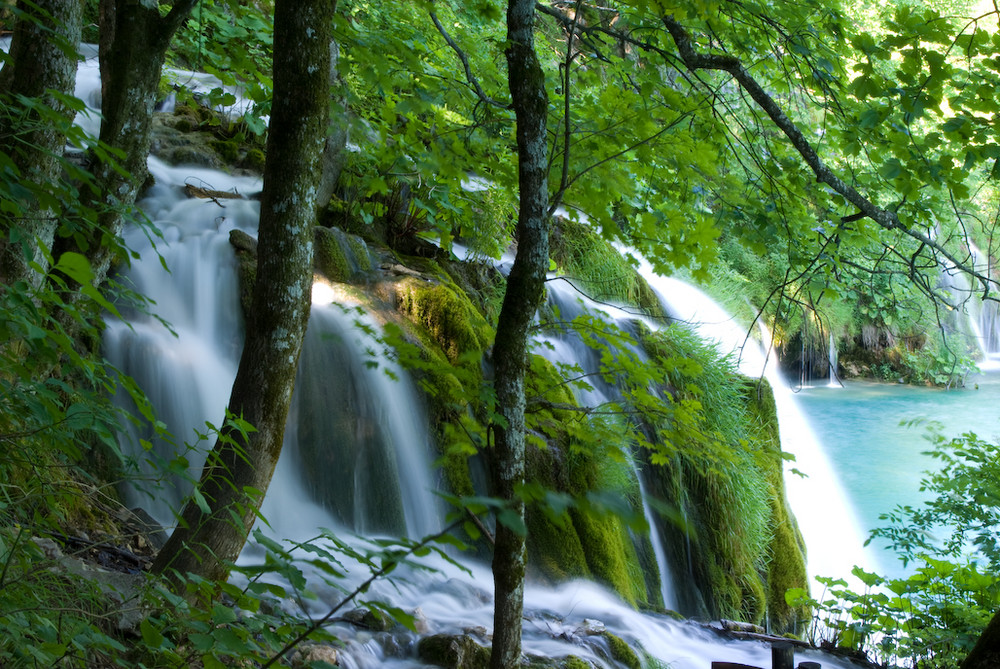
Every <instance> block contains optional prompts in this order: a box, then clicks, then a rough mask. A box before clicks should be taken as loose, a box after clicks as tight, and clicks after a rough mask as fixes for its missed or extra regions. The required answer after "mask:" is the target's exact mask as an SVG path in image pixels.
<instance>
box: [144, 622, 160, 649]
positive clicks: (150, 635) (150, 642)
mask: <svg viewBox="0 0 1000 669" xmlns="http://www.w3.org/2000/svg"><path fill="white" fill-rule="evenodd" d="M139 632H140V633H141V634H142V641H143V643H145V644H146V645H147V646H148V647H150V648H153V649H156V650H159V649H161V648H163V646H164V645H165V644H166V639H165V638H164V637H163V635H162V634H160V631H159V630H158V629H156V628H155V627H153V624H152V623H151V622H150V621H149V618H144V619H143V620H142V622H141V623H139Z"/></svg>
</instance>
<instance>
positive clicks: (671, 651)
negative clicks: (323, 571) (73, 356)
mask: <svg viewBox="0 0 1000 669" xmlns="http://www.w3.org/2000/svg"><path fill="white" fill-rule="evenodd" d="M151 168H152V169H153V171H154V173H155V174H156V176H157V179H158V185H157V187H156V189H154V190H153V191H152V192H151V193H150V194H149V196H148V197H147V198H146V199H144V200H143V206H144V207H146V209H147V211H148V212H149V213H150V215H151V216H152V217H153V218H154V219H155V220H156V221H157V223H158V225H159V227H161V229H163V231H164V237H165V241H161V242H159V243H158V245H157V248H158V250H159V252H160V253H161V254H162V256H163V257H164V259H165V260H166V262H167V263H168V266H170V267H171V270H172V271H171V272H169V273H168V272H167V271H166V270H164V269H163V268H162V266H161V263H160V260H159V258H158V257H157V256H156V254H155V253H154V252H153V250H152V246H151V245H150V243H149V242H148V241H147V240H146V239H145V236H144V235H143V234H142V233H141V232H139V231H138V230H132V231H130V232H129V237H128V240H129V243H130V244H132V245H133V246H134V248H136V249H137V250H140V251H141V259H140V260H138V261H136V263H135V266H134V267H133V268H132V270H131V271H129V272H128V273H127V274H126V275H125V276H126V277H128V278H129V279H130V280H131V281H133V282H135V284H136V286H137V287H141V288H142V290H144V291H148V292H149V294H150V296H151V297H153V298H154V299H155V300H156V305H155V307H154V308H155V310H156V312H157V314H158V315H160V316H163V317H164V318H166V319H168V320H169V321H170V322H171V323H172V324H174V329H175V330H176V331H177V332H178V337H176V338H174V337H172V336H171V335H170V334H169V332H168V331H167V330H166V329H165V328H164V327H163V326H162V325H160V324H159V323H158V322H157V321H155V320H154V319H151V318H149V317H147V316H142V315H134V316H133V317H132V319H131V323H130V325H131V327H129V326H128V325H126V324H124V323H112V324H111V326H110V327H109V334H108V338H107V339H106V341H105V349H106V351H107V353H108V355H109V356H110V357H116V359H117V360H118V361H119V364H121V365H122V366H123V367H124V368H125V371H127V372H129V373H131V374H133V376H135V377H136V378H137V381H139V383H140V384H141V385H142V386H143V387H144V388H146V389H147V391H149V390H150V389H157V388H158V389H159V393H158V394H157V395H156V397H154V398H153V399H154V403H155V405H156V409H157V410H158V411H159V412H160V413H161V414H163V415H171V416H175V419H174V421H173V424H171V426H170V427H171V429H174V430H176V431H177V434H178V435H192V434H193V433H194V430H195V429H201V427H200V426H201V425H202V423H203V421H205V420H211V421H215V422H218V421H219V420H221V416H222V412H223V408H224V406H225V404H226V398H227V397H228V389H229V385H230V384H231V383H232V379H233V377H234V375H235V365H236V362H237V361H238V348H239V345H240V340H241V335H240V316H239V307H238V297H237V291H236V283H235V282H236V279H235V265H234V259H233V252H232V250H231V248H229V243H228V231H229V230H230V229H232V228H234V227H239V228H241V229H244V230H247V231H252V229H253V223H254V220H253V219H254V218H255V216H256V205H255V204H254V203H252V202H249V201H242V200H235V201H232V202H229V201H227V202H225V205H226V208H225V210H222V209H220V208H219V206H218V205H217V204H215V203H213V202H211V201H195V200H189V199H185V198H184V196H183V194H182V191H181V188H180V185H181V184H182V183H183V182H184V181H185V180H186V179H188V178H189V177H190V175H197V178H199V179H202V180H204V181H206V182H207V183H209V184H210V185H211V186H212V187H214V188H219V189H227V188H238V189H240V190H245V189H249V190H252V189H255V188H256V186H257V184H256V182H254V181H249V182H248V181H245V180H239V179H236V180H231V179H230V178H229V177H225V176H224V175H221V174H218V173H207V172H205V171H198V170H193V169H188V168H168V167H166V166H163V165H162V164H159V163H158V162H157V161H155V160H154V161H151ZM316 308H317V312H316V313H317V315H319V316H320V318H327V317H329V318H332V319H334V320H338V319H339V317H340V316H341V315H343V313H342V312H341V311H340V310H339V309H335V308H329V307H327V308H324V307H322V306H318V307H316ZM353 318H354V316H348V318H347V321H348V322H349V321H350V320H352V319H353ZM341 322H342V321H341ZM342 323H343V322H342ZM313 324H314V323H311V326H312V325H313ZM353 336H356V340H355V341H353V342H348V341H345V340H347V339H351V338H352V337H353ZM320 343H321V344H325V345H326V346H327V347H337V346H339V345H341V344H346V345H348V346H349V347H351V346H360V347H361V348H363V349H368V348H372V347H373V344H372V342H371V341H370V340H368V339H366V336H362V335H360V334H359V333H358V331H357V330H356V328H352V327H351V326H350V325H347V328H346V330H345V329H342V330H340V331H339V334H337V335H336V336H335V339H332V340H331V339H328V338H326V339H325V338H323V337H321V338H320ZM126 351H132V355H131V356H129V355H123V352H126ZM352 355H358V354H357V353H356V352H355V353H354V354H352ZM362 366H364V365H362ZM366 369H367V367H366ZM311 371H312V370H311ZM315 371H319V372H321V373H322V374H324V375H325V377H326V379H327V383H329V384H330V385H331V386H335V385H336V386H339V385H342V384H346V385H348V386H352V387H353V386H360V385H364V384H365V382H358V383H354V384H352V383H351V382H350V381H349V380H348V377H349V376H350V375H349V374H347V373H346V370H345V368H344V367H343V366H339V367H336V368H329V367H327V368H324V369H321V370H315ZM373 372H374V374H375V376H376V377H381V378H383V379H385V378H387V377H386V376H385V374H384V371H382V370H381V369H376V370H373ZM373 382H375V383H377V381H373ZM401 387H403V384H399V383H394V382H393V383H387V384H386V385H384V386H382V387H380V388H378V389H377V390H376V391H375V392H371V393H369V399H370V401H372V402H377V401H378V400H379V399H380V398H381V400H383V401H384V404H386V405H388V406H385V407H383V408H382V409H376V410H385V411H386V412H388V413H393V412H394V408H393V406H394V405H396V404H397V403H399V402H400V401H401V400H400V399H399V394H398V393H399V392H400V388H401ZM355 390H357V388H355ZM396 413H397V414H398V415H397V416H396V417H395V418H381V417H380V418H378V419H377V420H376V422H377V423H378V424H379V425H383V423H385V424H393V423H394V422H396V421H399V424H398V425H395V426H390V427H389V428H388V429H389V430H390V432H391V433H392V434H393V437H392V439H394V440H399V439H401V435H404V436H405V435H406V434H408V433H411V434H416V433H419V432H421V431H422V430H425V426H423V425H422V423H421V421H420V420H417V419H415V418H414V417H415V416H416V415H417V414H418V413H419V411H418V410H416V409H413V410H407V411H402V412H396ZM297 429H299V430H301V429H302V427H301V425H299V426H298V428H297ZM421 441H422V440H421ZM422 443H426V442H425V441H422ZM298 453H299V445H297V444H295V443H294V442H293V443H292V444H286V450H285V452H284V454H283V456H282V458H281V459H280V461H279V464H278V468H277V471H276V473H275V477H274V479H273V481H272V484H271V488H270V490H269V492H268V496H267V498H266V500H265V503H264V508H263V512H264V516H265V517H266V518H268V519H269V521H270V524H271V527H273V528H274V530H275V531H276V532H277V533H278V534H279V535H281V536H284V537H288V538H290V539H303V538H307V537H310V536H313V535H315V534H316V532H317V529H318V528H320V527H328V528H333V529H334V530H335V531H337V532H338V533H342V534H341V536H348V530H347V529H345V524H347V525H350V524H351V523H352V522H354V523H357V522H358V521H357V519H356V518H353V517H352V518H350V519H348V520H347V522H346V523H345V522H339V521H338V520H337V519H336V518H335V516H334V515H332V514H331V511H330V510H329V508H324V507H323V506H322V505H321V504H319V503H317V502H316V501H314V500H313V499H311V498H310V497H309V496H308V495H306V494H305V489H304V488H305V486H304V484H303V476H302V471H301V468H300V467H299V466H298V464H299V463H298V462H297V460H298V459H299V456H298V455H297V454H298ZM395 457H396V458H397V462H402V461H403V460H404V459H405V458H408V457H409V456H406V455H400V454H399V452H398V451H396V455H395ZM191 459H192V473H193V474H197V467H198V464H197V462H196V461H195V459H194V457H192V458H191ZM347 465H348V463H340V462H335V463H331V465H330V467H329V471H327V472H326V474H327V475H328V477H329V478H328V485H329V486H338V485H342V484H344V481H345V479H344V477H345V476H346V477H347V480H353V479H354V478H355V476H356V475H357V472H356V471H355V473H351V472H350V468H349V467H348V466H347ZM417 470H420V471H417ZM399 471H400V472H405V474H403V473H401V474H400V476H399V478H400V480H401V482H402V481H403V480H404V479H405V480H411V481H412V480H417V481H423V482H424V483H421V484H420V485H426V482H427V481H429V478H428V477H429V474H424V473H423V472H429V471H430V467H429V464H428V463H427V462H426V460H425V461H423V462H418V461H415V460H409V461H407V462H406V463H405V464H401V465H400V466H399ZM182 492H183V491H177V492H176V493H175V494H176V495H179V494H181V493H182ZM360 492H362V493H363V494H367V495H369V496H372V495H382V494H383V492H385V491H383V490H382V489H371V488H369V489H367V490H365V491H360ZM425 492H427V493H428V494H429V492H430V491H425ZM408 494H409V493H402V495H403V496H404V497H406V496H407V495H408ZM166 499H167V497H165V496H163V495H157V500H159V501H165V500H166ZM429 499H432V498H430V497H427V498H424V501H414V500H413V499H409V500H408V501H407V502H406V503H405V508H406V511H407V529H408V530H417V531H426V529H427V528H428V527H437V526H438V525H437V523H439V522H440V521H439V520H438V518H439V516H436V515H435V517H434V518H433V519H428V517H427V516H426V515H421V516H419V518H418V519H416V520H412V521H411V517H410V515H409V514H410V512H411V511H421V510H426V509H427V508H432V507H433V506H434V502H432V501H427V500H429ZM142 502H143V504H144V505H145V506H147V508H148V507H149V502H150V500H148V499H142ZM160 511H161V515H162V513H163V510H162V508H161V510H160ZM361 525H362V526H363V523H361ZM257 559H259V549H258V548H256V547H254V546H251V547H249V548H248V550H247V552H246V554H245V556H244V557H243V558H241V561H243V562H248V561H256V560H257ZM436 566H438V567H439V569H440V571H439V572H437V573H427V572H425V571H421V570H411V569H408V568H406V567H401V568H400V569H398V570H397V573H396V574H395V575H394V579H393V581H392V583H391V584H390V583H389V582H381V583H379V584H378V585H377V586H376V587H375V588H374V589H373V590H372V592H371V593H370V594H369V595H368V596H372V597H380V598H384V600H385V601H388V602H390V603H391V604H392V605H394V606H398V607H400V608H403V609H404V610H411V611H413V610H417V609H419V610H420V611H421V615H422V616H423V618H425V619H426V625H427V631H426V633H437V632H459V631H462V630H467V629H469V628H470V627H481V628H483V630H486V631H488V630H489V629H490V628H491V626H492V602H491V599H492V579H491V576H490V574H489V572H488V569H487V568H486V567H485V566H482V565H478V564H475V563H469V564H467V568H468V569H469V570H470V571H471V573H467V572H464V571H460V570H458V569H456V568H455V567H454V566H453V565H449V564H445V563H443V562H438V563H436ZM364 576H365V572H364V571H363V570H362V571H356V572H353V573H352V574H351V575H350V576H349V577H348V581H347V582H348V584H349V583H351V582H355V583H356V582H359V581H360V580H361V579H363V578H364ZM313 585H314V586H316V587H317V590H318V592H319V593H320V600H319V601H318V602H316V604H315V605H314V606H315V610H314V611H313V613H316V612H321V611H322V610H323V609H324V607H326V606H330V605H333V604H334V603H335V602H336V601H338V599H339V597H340V596H341V595H340V594H339V591H335V590H333V589H331V588H328V587H325V586H323V585H322V584H321V583H320V582H319V581H314V583H313ZM667 594H668V595H669V593H667ZM525 618H526V620H525V630H524V635H525V637H524V638H525V650H526V652H529V653H536V654H542V655H547V656H551V657H562V656H566V655H570V654H573V655H577V656H579V657H582V658H584V659H587V660H589V661H591V662H593V663H594V664H595V665H596V666H600V667H609V668H610V667H612V666H614V665H613V663H612V662H611V661H610V660H609V659H608V655H607V645H606V641H604V640H603V638H602V637H600V636H595V635H593V634H590V633H589V632H588V631H587V630H592V629H593V628H595V627H601V626H606V627H607V629H608V630H609V631H612V632H614V633H615V634H618V635H619V636H622V637H623V638H625V639H627V640H629V641H632V642H633V643H636V644H641V645H642V647H644V648H645V649H646V650H647V651H648V652H650V653H652V654H653V655H654V656H656V657H657V658H659V659H660V660H662V661H664V662H668V663H670V664H671V666H673V667H675V668H676V669H685V668H689V669H696V668H699V669H700V668H701V667H704V666H706V665H707V664H708V663H709V662H710V661H714V660H728V661H733V662H743V663H750V664H757V665H759V666H765V665H767V663H768V662H769V657H770V651H769V647H768V645H767V644H764V643H760V642H733V641H728V640H725V639H723V638H721V637H719V636H718V635H717V634H716V633H715V632H712V631H709V630H706V629H704V628H703V627H701V626H698V625H695V624H688V623H678V622H676V621H673V620H672V619H668V618H666V617H663V616H657V615H648V614H641V613H638V612H636V611H634V610H632V609H631V608H629V607H628V606H625V605H624V604H622V603H621V602H620V601H619V600H618V599H617V597H616V596H614V595H612V594H610V593H608V592H607V591H605V590H603V589H601V588H600V587H598V586H596V585H594V584H592V583H587V582H573V583H567V584H564V585H562V586H560V587H557V588H542V587H535V586H531V587H529V588H527V591H526V616H525ZM587 620H591V621H593V620H596V621H600V622H599V623H595V622H587ZM337 631H338V633H339V634H340V635H342V637H343V638H344V640H345V643H346V648H345V650H344V652H343V654H342V656H341V662H342V664H343V666H345V667H379V666H387V667H393V666H395V667H417V666H423V665H422V664H421V663H420V662H419V661H418V660H417V659H416V658H415V656H414V652H415V650H414V647H415V646H414V644H415V641H416V637H415V636H414V635H413V634H412V633H409V632H402V631H398V630H397V631H394V632H391V633H386V634H383V635H380V636H373V635H370V634H366V633H364V632H360V631H359V630H357V629H356V628H354V627H351V626H339V627H338V628H337ZM817 657H821V656H816V655H815V654H802V655H801V656H800V659H806V658H812V659H817ZM822 661H823V663H824V666H826V667H847V666H848V665H847V664H846V663H839V662H836V661H833V660H831V659H829V658H826V657H822Z"/></svg>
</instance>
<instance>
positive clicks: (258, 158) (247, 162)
mask: <svg viewBox="0 0 1000 669" xmlns="http://www.w3.org/2000/svg"><path fill="white" fill-rule="evenodd" d="M265 160H266V157H265V155H264V152H263V151H262V150H261V149H258V148H256V147H255V148H251V149H249V150H248V151H247V153H246V155H245V156H243V159H242V160H240V166H241V167H245V168H246V169H248V170H253V171H254V172H261V173H262V172H263V171H264V163H265Z"/></svg>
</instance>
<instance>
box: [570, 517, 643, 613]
mask: <svg viewBox="0 0 1000 669" xmlns="http://www.w3.org/2000/svg"><path fill="white" fill-rule="evenodd" d="M571 515H572V517H573V526H574V527H576V531H577V534H578V535H579V537H580V543H581V544H582V546H583V550H584V554H585V555H586V558H587V565H588V566H589V567H590V571H591V573H592V574H593V575H594V578H596V579H597V580H598V581H601V582H603V583H605V584H607V585H608V586H609V587H611V588H612V589H614V590H615V592H617V593H618V594H619V595H621V597H622V598H623V599H624V600H625V601H626V602H628V603H629V604H631V605H632V606H636V605H637V604H639V603H640V602H645V601H646V582H645V578H644V577H643V574H642V570H641V568H640V567H639V557H638V555H636V552H635V547H634V546H633V545H632V540H631V538H630V537H629V534H628V529H627V528H626V527H625V524H624V523H623V522H622V520H621V519H620V518H619V517H618V516H616V515H614V514H611V513H600V514H598V513H594V512H593V511H589V510H574V511H573V512H571Z"/></svg>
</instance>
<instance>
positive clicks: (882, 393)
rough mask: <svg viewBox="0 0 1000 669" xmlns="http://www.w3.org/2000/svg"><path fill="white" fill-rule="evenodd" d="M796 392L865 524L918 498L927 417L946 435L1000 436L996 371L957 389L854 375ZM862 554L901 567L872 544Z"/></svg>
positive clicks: (925, 465)
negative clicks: (873, 380) (861, 378)
mask: <svg viewBox="0 0 1000 669" xmlns="http://www.w3.org/2000/svg"><path fill="white" fill-rule="evenodd" d="M796 397H797V399H798V401H799V406H800V408H801V410H802V411H803V413H804V414H805V416H806V418H807V419H808V421H809V422H810V424H811V426H812V428H813V430H814V432H815V434H816V436H817V437H818V439H819V440H820V442H821V443H822V444H823V447H824V450H825V451H826V454H827V456H828V458H829V460H830V461H831V463H832V465H833V467H834V469H835V470H836V472H837V475H838V478H839V479H840V483H841V485H842V486H843V488H844V490H845V492H846V494H847V497H848V499H849V500H850V501H851V503H853V504H854V507H855V513H856V516H857V518H858V520H859V522H860V524H861V526H862V529H863V530H865V531H869V530H871V529H872V528H875V527H878V526H880V525H883V524H884V522H883V521H880V520H879V514H882V513H885V512H888V511H891V510H892V509H893V508H894V507H895V506H896V505H899V504H918V503H919V502H920V501H921V500H922V499H923V498H924V497H923V494H922V493H921V492H920V491H919V485H920V479H921V478H922V474H923V472H924V471H925V470H927V469H931V468H933V467H934V466H935V461H934V460H933V459H932V458H930V457H928V456H926V455H924V454H923V452H924V451H926V450H927V448H928V446H929V443H928V441H927V439H926V435H927V429H928V425H927V423H928V422H930V421H936V422H937V423H939V424H940V426H941V430H942V433H943V434H944V435H945V436H946V437H953V436H957V435H959V434H962V433H964V432H975V433H976V434H977V435H979V436H980V437H982V438H984V439H987V440H997V439H1000V372H997V371H994V372H990V373H988V374H984V375H981V376H979V377H977V378H974V379H970V380H969V382H968V385H967V386H966V388H963V389H957V390H941V389H936V388H925V387H918V386H908V385H900V384H885V383H870V382H863V381H852V382H848V383H845V385H844V387H843V388H840V387H829V386H825V385H824V386H816V387H806V388H803V389H802V390H801V391H800V392H798V393H797V394H796ZM868 556H869V559H870V560H871V562H872V563H873V564H874V565H875V566H877V567H878V568H879V570H880V571H883V572H887V573H890V574H893V575H896V574H899V573H901V571H902V570H901V567H900V565H899V564H898V562H897V561H896V560H895V558H894V556H893V554H892V553H889V552H887V551H885V550H881V549H878V548H875V547H871V548H870V549H869V551H868Z"/></svg>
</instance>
